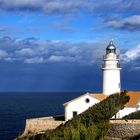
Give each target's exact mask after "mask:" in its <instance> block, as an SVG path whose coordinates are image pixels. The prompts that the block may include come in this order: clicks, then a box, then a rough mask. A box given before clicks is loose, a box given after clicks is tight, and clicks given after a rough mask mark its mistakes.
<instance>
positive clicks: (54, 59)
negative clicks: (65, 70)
mask: <svg viewBox="0 0 140 140" xmlns="http://www.w3.org/2000/svg"><path fill="white" fill-rule="evenodd" d="M64 60H65V57H64V56H55V55H52V56H50V57H49V58H48V61H51V62H61V61H64Z"/></svg>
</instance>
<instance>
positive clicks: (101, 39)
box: [0, 0, 140, 92]
mask: <svg viewBox="0 0 140 140" xmlns="http://www.w3.org/2000/svg"><path fill="white" fill-rule="evenodd" d="M139 7H140V1H139V0H115V1H114V0H76V1H75V0H24V1H23V0H0V92H9V91H11V92H14V91H18V92H19V91H22V92H25V91H26V92H28V91H32V92H39V91H43V92H75V91H76V92H102V71H101V64H102V56H103V54H104V53H105V49H106V46H107V45H108V43H109V41H110V40H111V39H113V41H114V44H115V45H116V47H117V50H118V54H120V58H121V67H122V70H121V83H122V84H121V86H122V89H127V90H140V85H139V83H140V76H139V75H140V8H139Z"/></svg>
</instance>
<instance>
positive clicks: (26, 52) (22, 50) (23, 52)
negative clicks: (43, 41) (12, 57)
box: [15, 48, 35, 56]
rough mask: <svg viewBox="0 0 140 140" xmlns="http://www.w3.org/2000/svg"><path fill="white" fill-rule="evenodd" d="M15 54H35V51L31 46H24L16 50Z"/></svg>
mask: <svg viewBox="0 0 140 140" xmlns="http://www.w3.org/2000/svg"><path fill="white" fill-rule="evenodd" d="M15 54H16V55H18V56H33V55H35V51H34V50H33V49H31V48H23V49H21V50H18V51H15Z"/></svg>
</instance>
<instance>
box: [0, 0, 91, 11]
mask: <svg viewBox="0 0 140 140" xmlns="http://www.w3.org/2000/svg"><path fill="white" fill-rule="evenodd" d="M91 1H92V0H84V1H83V0H76V1H75V0H69V1H68V0H0V7H1V9H4V10H15V11H27V10H30V11H33V10H38V11H42V12H44V13H46V14H69V13H78V12H80V9H81V8H82V7H85V8H87V9H89V8H90V7H91V4H90V3H91Z"/></svg>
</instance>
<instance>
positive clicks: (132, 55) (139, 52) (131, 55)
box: [122, 45, 140, 62]
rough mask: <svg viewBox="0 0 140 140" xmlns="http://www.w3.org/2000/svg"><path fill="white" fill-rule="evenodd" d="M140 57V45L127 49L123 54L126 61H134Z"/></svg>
mask: <svg viewBox="0 0 140 140" xmlns="http://www.w3.org/2000/svg"><path fill="white" fill-rule="evenodd" d="M139 57H140V45H138V46H136V47H135V48H132V49H129V50H127V51H126V52H125V53H124V54H122V59H123V60H124V61H125V62H130V61H134V60H136V59H137V58H139Z"/></svg>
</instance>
